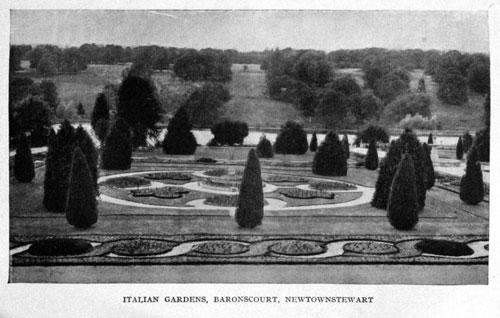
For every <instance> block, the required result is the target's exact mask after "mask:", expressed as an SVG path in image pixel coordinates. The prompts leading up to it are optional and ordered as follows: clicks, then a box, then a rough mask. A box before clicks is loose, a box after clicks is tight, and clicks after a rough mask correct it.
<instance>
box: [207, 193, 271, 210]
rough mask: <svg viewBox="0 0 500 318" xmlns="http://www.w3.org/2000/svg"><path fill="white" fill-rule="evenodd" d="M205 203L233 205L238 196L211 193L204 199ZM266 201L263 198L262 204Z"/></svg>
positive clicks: (236, 201) (236, 203)
mask: <svg viewBox="0 0 500 318" xmlns="http://www.w3.org/2000/svg"><path fill="white" fill-rule="evenodd" d="M204 203H205V204H207V205H214V206H222V207H235V206H237V205H238V196H237V195H224V194H218V195H213V196H210V197H208V198H206V199H205V202H204ZM267 204H268V203H267V201H266V200H264V206H266V205H267Z"/></svg>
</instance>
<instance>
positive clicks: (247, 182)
mask: <svg viewBox="0 0 500 318" xmlns="http://www.w3.org/2000/svg"><path fill="white" fill-rule="evenodd" d="M263 218H264V193H263V191H262V177H261V173H260V164H259V159H258V158H257V155H256V153H255V150H254V149H250V151H249V152H248V159H247V164H246V166H245V170H244V172H243V179H242V181H241V187H240V195H239V197H238V207H237V208H236V214H235V219H236V222H237V223H238V225H239V226H240V227H242V228H254V227H255V226H257V225H260V224H262V219H263Z"/></svg>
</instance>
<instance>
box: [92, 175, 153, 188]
mask: <svg viewBox="0 0 500 318" xmlns="http://www.w3.org/2000/svg"><path fill="white" fill-rule="evenodd" d="M101 185H103V186H106V187H111V188H120V189H123V188H134V187H144V186H150V185H151V181H149V180H145V179H143V178H140V177H119V178H112V179H109V180H106V181H104V182H103V183H101Z"/></svg>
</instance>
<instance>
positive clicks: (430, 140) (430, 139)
mask: <svg viewBox="0 0 500 318" xmlns="http://www.w3.org/2000/svg"><path fill="white" fill-rule="evenodd" d="M427 144H429V145H432V144H434V137H433V136H432V133H429V137H428V138H427Z"/></svg>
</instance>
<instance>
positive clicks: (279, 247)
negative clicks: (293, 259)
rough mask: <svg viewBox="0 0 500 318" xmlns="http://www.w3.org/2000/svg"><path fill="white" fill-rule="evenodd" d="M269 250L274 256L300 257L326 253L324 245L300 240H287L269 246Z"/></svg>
mask: <svg viewBox="0 0 500 318" xmlns="http://www.w3.org/2000/svg"><path fill="white" fill-rule="evenodd" d="M269 250H270V251H271V252H274V253H276V254H282V255H290V256H300V255H304V256H305V255H317V254H322V253H324V252H325V251H326V247H325V245H324V244H321V243H317V242H311V241H301V240H287V241H281V242H279V243H276V244H273V245H271V246H269Z"/></svg>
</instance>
